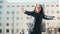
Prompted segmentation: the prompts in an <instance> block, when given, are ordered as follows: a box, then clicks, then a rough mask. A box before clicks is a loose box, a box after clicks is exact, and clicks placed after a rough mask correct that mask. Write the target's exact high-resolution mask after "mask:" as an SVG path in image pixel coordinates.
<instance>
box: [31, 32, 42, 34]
mask: <svg viewBox="0 0 60 34" xmlns="http://www.w3.org/2000/svg"><path fill="white" fill-rule="evenodd" d="M30 34H42V32H30Z"/></svg>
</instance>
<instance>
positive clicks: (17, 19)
mask: <svg viewBox="0 0 60 34" xmlns="http://www.w3.org/2000/svg"><path fill="white" fill-rule="evenodd" d="M36 4H41V5H42V6H43V8H44V13H45V15H50V16H55V19H53V20H43V23H45V30H46V31H45V33H48V32H47V29H49V28H52V29H56V28H57V29H58V28H60V27H59V26H60V21H59V20H60V11H59V3H58V2H56V3H50V2H49V3H47V2H33V3H7V1H6V0H0V34H20V33H21V32H22V31H23V28H24V29H25V28H26V30H27V31H26V32H27V33H28V28H29V27H28V26H27V22H28V23H29V21H27V20H29V19H30V21H32V20H31V18H32V19H33V17H31V16H27V15H25V14H23V13H22V12H21V9H20V8H21V7H25V8H26V10H29V11H32V10H33V9H34V6H35V5H36ZM32 22H33V21H32Z"/></svg>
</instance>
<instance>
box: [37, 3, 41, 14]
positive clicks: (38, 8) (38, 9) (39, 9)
mask: <svg viewBox="0 0 60 34" xmlns="http://www.w3.org/2000/svg"><path fill="white" fill-rule="evenodd" d="M40 11H41V6H40V5H39V4H38V5H36V12H37V13H39V12H40Z"/></svg>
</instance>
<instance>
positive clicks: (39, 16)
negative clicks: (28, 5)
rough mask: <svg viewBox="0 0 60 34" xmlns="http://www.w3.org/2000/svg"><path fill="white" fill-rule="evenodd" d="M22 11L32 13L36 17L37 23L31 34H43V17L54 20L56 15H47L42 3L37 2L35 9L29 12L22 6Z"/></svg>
mask: <svg viewBox="0 0 60 34" xmlns="http://www.w3.org/2000/svg"><path fill="white" fill-rule="evenodd" d="M22 11H23V12H24V13H25V14H27V15H31V16H33V17H34V18H35V25H34V28H33V32H31V34H42V32H41V23H42V19H47V20H52V19H53V18H54V16H46V15H44V12H43V8H42V6H41V5H40V4H36V6H35V9H34V11H32V12H29V11H26V10H25V9H24V8H22Z"/></svg>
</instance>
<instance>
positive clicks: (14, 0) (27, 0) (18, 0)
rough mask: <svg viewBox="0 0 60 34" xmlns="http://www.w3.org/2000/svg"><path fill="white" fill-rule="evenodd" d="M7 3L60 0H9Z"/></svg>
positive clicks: (56, 0) (53, 0) (54, 0)
mask: <svg viewBox="0 0 60 34" xmlns="http://www.w3.org/2000/svg"><path fill="white" fill-rule="evenodd" d="M7 2H12V3H14V2H18V3H19V2H59V0H7Z"/></svg>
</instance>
